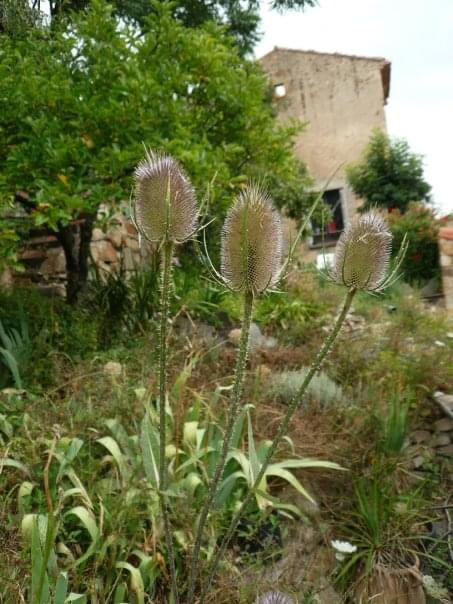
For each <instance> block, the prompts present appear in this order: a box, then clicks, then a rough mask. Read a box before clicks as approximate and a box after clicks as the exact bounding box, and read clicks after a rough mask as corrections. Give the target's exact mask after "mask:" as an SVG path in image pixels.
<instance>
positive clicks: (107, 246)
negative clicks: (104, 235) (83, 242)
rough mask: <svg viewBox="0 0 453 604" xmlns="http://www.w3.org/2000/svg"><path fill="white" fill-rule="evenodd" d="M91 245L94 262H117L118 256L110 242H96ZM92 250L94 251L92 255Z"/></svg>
mask: <svg viewBox="0 0 453 604" xmlns="http://www.w3.org/2000/svg"><path fill="white" fill-rule="evenodd" d="M91 245H92V248H91V249H92V255H93V260H94V261H95V262H98V261H101V262H105V263H107V264H112V263H113V262H118V254H117V252H116V250H115V248H114V247H113V245H112V244H111V243H110V241H107V240H104V241H96V242H95V243H94V244H91ZM93 248H94V250H95V252H94V253H93Z"/></svg>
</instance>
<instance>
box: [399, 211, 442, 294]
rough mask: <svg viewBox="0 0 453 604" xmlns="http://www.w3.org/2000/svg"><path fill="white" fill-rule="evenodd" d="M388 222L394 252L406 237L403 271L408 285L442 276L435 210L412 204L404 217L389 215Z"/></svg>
mask: <svg viewBox="0 0 453 604" xmlns="http://www.w3.org/2000/svg"><path fill="white" fill-rule="evenodd" d="M388 221H389V225H390V229H391V231H392V235H393V250H394V253H396V251H397V250H398V249H399V246H400V244H401V241H402V240H403V237H404V235H407V239H408V243H409V246H408V250H407V253H406V257H405V259H404V261H403V265H402V272H403V276H404V279H405V280H406V281H408V282H409V283H414V284H420V283H423V282H426V281H428V280H430V279H432V278H434V277H437V276H438V275H439V248H438V243H437V234H438V230H439V225H438V221H437V220H436V217H435V216H434V211H433V210H432V209H431V208H428V207H426V206H424V205H422V204H421V203H411V204H409V207H408V209H407V211H406V212H405V213H404V214H402V213H401V212H400V211H399V210H394V211H392V212H390V213H389V215H388Z"/></svg>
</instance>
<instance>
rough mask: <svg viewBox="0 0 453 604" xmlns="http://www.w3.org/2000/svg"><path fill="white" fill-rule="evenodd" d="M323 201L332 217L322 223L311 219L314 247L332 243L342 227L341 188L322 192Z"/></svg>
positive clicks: (335, 240)
mask: <svg viewBox="0 0 453 604" xmlns="http://www.w3.org/2000/svg"><path fill="white" fill-rule="evenodd" d="M323 200H324V203H325V204H326V205H327V206H328V207H329V208H330V211H331V214H332V218H331V219H330V222H327V223H324V225H322V224H320V223H317V222H316V221H312V228H313V241H312V245H313V246H314V247H319V246H322V245H323V244H324V245H334V244H335V243H336V242H337V241H338V239H339V237H340V235H341V233H342V232H343V229H344V220H343V208H342V205H341V189H331V190H330V191H326V192H325V193H324V194H323Z"/></svg>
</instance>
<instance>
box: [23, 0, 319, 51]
mask: <svg viewBox="0 0 453 604" xmlns="http://www.w3.org/2000/svg"><path fill="white" fill-rule="evenodd" d="M31 1H32V2H33V5H32V6H33V8H35V9H37V10H40V9H41V8H42V7H41V5H44V2H43V1H42V0H31ZM90 3H91V0H50V2H49V6H50V11H51V15H52V16H58V15H62V14H66V13H68V12H70V11H79V10H82V9H86V8H87V7H89V5H90ZM110 3H111V4H112V6H113V7H114V9H115V12H116V14H117V15H119V16H120V17H122V18H124V19H130V20H132V21H134V22H136V23H137V24H139V25H140V27H141V28H144V29H146V18H147V17H148V16H149V15H150V14H153V13H155V12H156V10H157V11H158V10H159V8H158V6H159V4H162V0H110ZM316 4H317V0H272V2H270V6H271V7H272V8H273V9H275V10H278V11H284V10H287V9H293V10H294V9H304V8H306V7H310V6H315V5H316ZM171 6H172V15H173V17H175V18H176V19H178V20H179V21H180V22H181V23H183V24H184V25H187V26H189V27H199V26H201V25H203V24H204V23H208V22H211V21H212V22H214V23H217V24H219V25H223V26H225V27H226V29H227V31H228V32H229V33H230V34H231V35H232V36H233V37H234V38H235V39H236V41H237V43H238V45H239V47H240V48H241V49H242V51H243V53H246V52H251V51H252V50H253V47H254V46H255V44H256V42H257V41H258V40H259V38H260V34H259V32H258V27H259V23H260V16H259V9H260V2H259V0H175V1H174V2H172V5H171Z"/></svg>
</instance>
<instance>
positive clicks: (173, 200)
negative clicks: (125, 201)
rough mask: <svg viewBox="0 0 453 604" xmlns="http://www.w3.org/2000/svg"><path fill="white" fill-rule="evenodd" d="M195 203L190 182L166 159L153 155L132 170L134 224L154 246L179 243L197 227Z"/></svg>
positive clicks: (159, 155)
mask: <svg viewBox="0 0 453 604" xmlns="http://www.w3.org/2000/svg"><path fill="white" fill-rule="evenodd" d="M197 218H198V211H197V202H196V197H195V191H194V189H193V187H192V184H191V183H190V180H189V179H188V177H187V176H186V174H185V173H184V171H183V169H182V168H181V166H180V165H179V164H178V162H177V161H176V160H175V159H173V157H171V156H169V155H163V154H159V153H155V152H152V151H147V152H146V157H145V159H144V160H143V161H141V162H140V163H139V165H138V166H137V168H136V169H135V221H136V224H137V228H138V230H139V231H140V233H141V234H142V235H143V236H144V237H145V239H147V240H148V241H151V242H153V243H159V242H162V241H164V240H166V241H171V242H173V243H182V242H183V241H186V240H187V239H189V238H190V237H191V236H192V235H193V234H194V232H195V230H196V226H197Z"/></svg>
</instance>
